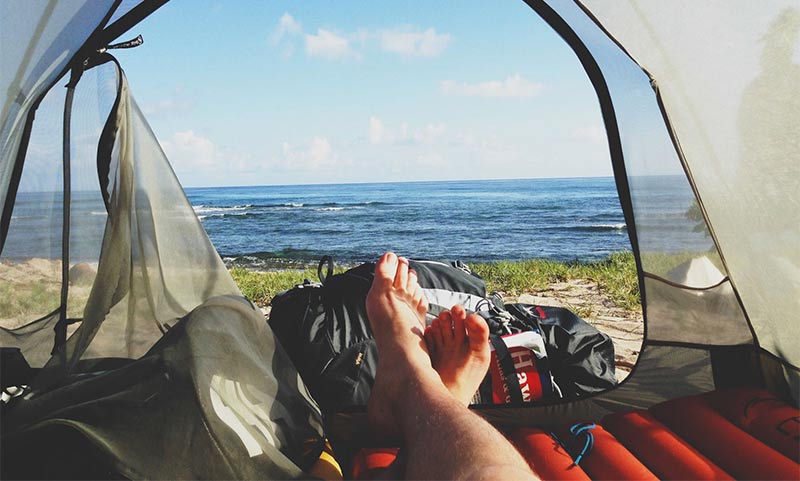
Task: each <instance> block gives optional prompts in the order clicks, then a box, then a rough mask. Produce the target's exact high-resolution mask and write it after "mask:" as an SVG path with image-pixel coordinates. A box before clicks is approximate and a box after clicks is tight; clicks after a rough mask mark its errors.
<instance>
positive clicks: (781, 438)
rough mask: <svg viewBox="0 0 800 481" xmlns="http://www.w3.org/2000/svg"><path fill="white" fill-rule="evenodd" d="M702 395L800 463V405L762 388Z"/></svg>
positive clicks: (721, 412) (755, 434) (714, 406)
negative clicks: (787, 402)
mask: <svg viewBox="0 0 800 481" xmlns="http://www.w3.org/2000/svg"><path fill="white" fill-rule="evenodd" d="M703 398H705V399H706V400H707V401H708V405H709V406H710V407H711V408H712V409H714V410H715V411H717V412H719V413H720V414H722V415H723V416H724V417H725V418H726V419H728V420H729V421H730V422H732V423H733V424H735V425H737V426H739V427H740V428H742V429H743V430H745V431H747V432H748V433H750V434H751V435H753V437H754V438H756V439H758V440H760V441H762V442H763V443H764V444H766V445H767V446H770V447H771V448H773V449H775V450H776V451H779V452H781V453H783V455H784V456H788V457H789V459H792V460H793V461H794V462H796V463H800V409H797V408H796V407H793V406H790V405H788V404H786V403H785V402H783V401H781V400H780V399H778V397H776V396H775V395H774V394H772V393H770V392H769V391H765V390H763V389H720V390H718V391H714V392H710V393H708V394H704V395H703Z"/></svg>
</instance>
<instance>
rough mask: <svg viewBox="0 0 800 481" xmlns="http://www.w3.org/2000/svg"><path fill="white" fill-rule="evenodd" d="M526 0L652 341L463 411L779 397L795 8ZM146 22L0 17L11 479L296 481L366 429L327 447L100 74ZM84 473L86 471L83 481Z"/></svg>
mask: <svg viewBox="0 0 800 481" xmlns="http://www.w3.org/2000/svg"><path fill="white" fill-rule="evenodd" d="M526 1H527V3H528V4H529V5H530V7H531V8H532V9H533V11H534V12H535V13H536V14H538V15H540V16H541V17H542V18H543V19H544V20H545V21H546V22H547V23H548V24H549V25H550V26H551V27H552V28H553V29H554V30H555V31H556V32H557V33H558V34H559V35H560V36H561V37H562V38H563V39H564V40H565V41H566V42H567V43H568V44H569V45H570V47H572V49H573V50H574V52H575V54H576V55H577V57H578V59H579V61H580V62H581V64H582V65H583V67H584V69H585V71H586V73H587V75H588V76H589V79H590V80H591V82H592V84H593V86H594V88H595V90H596V93H597V97H598V101H599V103H600V106H601V112H602V115H603V120H604V123H605V127H606V133H607V137H608V145H609V149H610V154H611V159H612V163H613V168H614V174H615V179H616V184H617V189H618V192H619V198H620V202H621V205H622V208H623V212H624V215H625V219H626V224H627V228H628V233H629V237H630V239H631V244H632V248H633V252H634V256H635V258H636V263H637V267H638V275H639V284H640V289H641V293H642V304H643V311H644V318H645V335H644V341H643V346H642V350H641V355H640V357H639V360H638V362H637V365H636V366H635V368H634V370H633V372H632V373H631V375H630V376H629V377H628V378H627V379H626V380H625V381H624V382H622V383H621V384H620V385H619V386H618V387H616V388H615V389H612V390H610V391H607V392H605V393H603V394H599V395H597V396H594V397H590V398H586V399H583V400H580V401H575V402H569V403H554V404H549V405H541V406H535V407H507V408H478V409H479V410H480V411H481V413H482V414H483V415H485V416H486V417H487V418H489V419H490V420H491V421H493V422H494V423H496V424H497V425H498V426H509V425H516V426H518V425H521V424H529V425H540V426H545V427H547V426H550V425H554V424H560V423H562V422H564V421H568V420H573V419H578V418H583V419H591V418H599V417H601V416H603V415H605V414H608V413H612V412H619V411H625V410H631V409H645V408H648V407H650V406H652V405H654V404H656V403H659V402H661V401H664V400H668V399H673V398H677V397H680V396H685V395H690V394H696V393H703V392H707V391H711V390H713V389H715V388H718V387H726V386H736V385H756V386H765V387H767V388H769V389H770V390H771V391H773V392H775V393H778V394H780V395H781V396H783V397H784V398H785V399H791V398H794V399H795V401H796V400H797V398H798V397H800V395H799V394H800V369H799V368H798V366H800V346H799V345H798V342H797V340H798V339H800V322H798V312H800V309H799V308H800V305H799V304H800V301H799V300H800V250H799V249H797V247H796V245H797V241H798V238H800V236H799V235H798V234H800V205H799V204H800V200H799V199H798V197H797V195H796V190H797V187H798V185H799V184H800V182H798V178H800V176H798V174H800V168H798V160H797V159H799V158H800V118H798V117H799V116H800V104H798V102H800V100H798V98H800V97H798V96H797V95H795V90H796V85H798V84H800V66H798V64H799V63H800V61H799V60H798V52H799V51H800V48H799V47H798V39H799V38H800V9H798V8H797V7H796V5H794V4H793V3H792V2H791V1H788V0H770V1H765V2H741V4H739V5H738V6H737V8H735V9H733V8H730V7H728V6H727V5H724V4H721V3H718V2H704V3H697V2H689V1H688V0H682V1H674V2H655V1H636V0H631V1H629V2H609V1H602V0H526ZM162 3H163V0H155V1H153V0H138V1H136V0H132V1H120V0H106V1H102V2H96V1H92V2H88V1H79V0H74V1H58V2H56V1H49V2H24V3H23V2H14V3H11V2H4V3H2V5H0V9H1V11H2V16H0V22H2V25H1V26H2V28H0V42H1V44H2V46H3V47H2V49H1V50H0V55H2V57H1V58H0V62H2V65H3V68H2V74H0V91H2V92H3V93H4V94H5V96H4V98H3V101H2V116H0V122H1V123H0V142H1V143H0V156H2V157H1V158H0V209H2V212H1V213H0V215H2V217H0V289H2V290H1V291H0V293H1V294H2V296H3V297H4V298H5V299H11V298H13V299H14V302H13V303H11V302H5V303H4V304H3V308H4V309H7V311H2V312H0V345H1V346H2V347H3V348H4V349H3V362H2V368H3V374H2V381H3V385H4V387H5V386H6V385H7V384H8V385H20V384H22V385H24V386H26V387H24V389H20V388H14V389H9V390H8V393H4V397H6V398H7V397H10V396H13V398H12V399H11V400H10V401H9V402H8V403H4V404H3V411H2V423H1V424H2V450H3V451H2V464H3V469H4V475H6V477H8V476H22V475H24V476H27V477H48V475H50V476H54V474H53V473H58V476H59V477H65V476H67V475H68V474H65V473H69V469H71V468H74V469H76V470H77V471H76V474H75V475H80V476H82V477H86V476H89V475H96V476H100V477H104V478H108V477H110V476H111V475H112V474H109V473H116V474H118V475H122V476H126V477H152V478H167V477H169V478H201V477H202V478H207V477H213V478H221V477H226V478H238V477H248V478H256V477H258V478H267V477H270V478H289V477H297V476H300V475H301V474H302V473H303V470H305V469H307V468H308V467H309V466H310V464H311V463H312V462H313V460H314V459H315V458H316V456H317V455H318V454H319V452H320V450H321V443H322V439H323V435H327V436H328V437H330V438H332V439H334V440H336V439H338V440H345V441H346V440H349V441H350V442H353V440H357V439H362V436H366V435H365V433H366V427H365V423H364V414H363V413H361V412H348V413H340V414H338V415H336V416H334V417H333V418H330V419H326V420H325V425H324V429H323V422H322V419H321V415H320V412H319V409H318V408H317V406H316V404H315V403H314V401H313V399H311V397H310V396H309V395H308V393H307V391H306V389H305V387H304V385H303V382H302V380H301V379H299V377H298V376H297V372H296V371H295V369H294V367H293V366H292V365H291V363H290V362H289V361H288V358H287V356H286V354H285V353H284V352H283V351H282V348H281V346H280V345H279V344H277V343H276V342H275V340H274V339H273V337H272V334H271V332H270V331H269V330H268V329H267V327H266V325H265V323H264V322H263V318H262V317H261V316H260V314H259V313H258V311H257V310H256V309H255V308H254V307H253V306H252V304H250V303H249V302H248V301H247V300H246V299H244V298H243V297H242V296H241V293H240V292H239V291H238V289H237V288H236V286H235V284H234V283H233V282H232V280H231V278H230V276H229V275H228V273H227V271H226V270H225V268H224V265H223V264H222V262H221V261H220V259H219V256H218V255H217V254H216V252H215V251H214V249H213V246H212V245H211V244H210V242H209V240H208V238H207V236H206V234H205V232H204V231H203V229H202V226H201V225H200V223H199V221H198V220H197V218H196V216H195V214H194V212H193V211H192V209H191V206H190V205H189V203H188V201H187V200H186V197H185V195H184V194H183V191H182V190H181V188H180V185H179V184H178V182H177V179H176V178H175V176H174V174H173V173H172V171H171V169H170V167H169V163H168V161H167V159H166V157H165V156H164V154H163V152H162V151H161V149H160V147H159V145H158V142H157V141H156V139H155V137H154V135H153V133H152V132H151V131H150V129H149V127H148V126H147V122H146V120H145V119H144V116H143V115H142V113H141V111H140V110H139V109H138V107H137V106H136V103H135V101H134V99H133V97H132V96H131V93H130V89H129V88H128V85H127V81H126V80H125V77H124V73H123V72H122V70H121V69H120V68H119V65H118V64H117V63H116V61H115V60H114V58H113V57H112V56H111V55H110V53H109V52H110V51H113V49H114V48H124V47H127V46H130V44H131V42H123V43H122V44H115V45H111V44H112V42H115V41H118V40H119V39H120V37H121V36H122V35H124V34H125V32H127V31H128V30H129V29H130V28H131V27H132V26H134V25H135V24H136V23H138V22H139V21H141V20H142V19H143V18H145V17H146V16H147V15H149V14H150V13H152V12H154V11H155V10H157V8H158V7H159V6H160V5H161V4H162ZM132 43H133V44H135V43H136V41H135V40H134V41H133V42H132ZM65 85H66V86H67V88H66V89H63V86H65ZM82 145H91V146H94V147H93V148H91V149H86V148H81V147H80V146H82ZM674 172H680V173H682V175H681V176H680V177H678V178H677V180H675V179H676V178H675V176H672V175H667V174H671V173H674ZM662 196H680V197H681V198H684V199H686V200H687V210H690V209H694V212H696V213H697V214H696V218H697V225H696V226H695V228H694V230H693V231H692V230H691V229H688V230H687V227H686V223H680V224H673V223H669V222H667V221H665V218H668V216H665V212H664V210H663V209H664V208H665V206H666V205H669V203H664V202H659V199H662V198H663V197H662ZM667 246H668V247H669V249H667V248H666V247H667ZM676 246H681V247H679V248H677V249H676ZM712 267H713V269H715V270H716V271H718V273H719V274H720V275H714V271H713V270H712ZM699 270H704V272H699ZM689 280H691V282H689ZM712 281H713V282H712ZM6 312H7V313H6ZM12 348H18V349H19V351H15V350H14V349H12ZM20 355H21V356H24V360H25V361H22V360H21V358H20ZM28 364H29V365H30V368H28ZM12 381H14V382H13V383H12ZM323 431H324V432H323ZM89 454H91V456H92V459H95V460H98V462H97V463H96V464H93V467H94V468H95V469H97V470H98V471H97V472H94V473H87V472H86V471H85V469H86V468H85V467H81V466H74V464H75V463H76V461H75V458H76V457H86V456H89ZM45 457H48V458H51V459H55V460H57V462H56V463H55V464H54V465H53V467H52V469H53V470H54V471H52V472H48V471H46V466H44V465H43V464H44V463H41V462H40V460H41V459H43V458H45ZM9 466H11V467H9ZM14 469H16V470H14ZM81 469H83V470H81Z"/></svg>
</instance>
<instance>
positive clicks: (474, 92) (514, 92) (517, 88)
mask: <svg viewBox="0 0 800 481" xmlns="http://www.w3.org/2000/svg"><path fill="white" fill-rule="evenodd" d="M441 88H442V92H444V93H445V94H448V95H464V96H470V97H498V98H530V97H535V96H536V95H538V94H539V93H541V91H542V89H543V88H544V86H543V85H542V84H540V83H535V82H531V81H529V80H526V79H525V78H523V77H522V76H521V75H519V74H516V75H512V76H511V77H508V78H507V79H505V80H492V81H489V82H481V83H475V84H469V83H462V82H455V81H453V80H444V81H442V84H441Z"/></svg>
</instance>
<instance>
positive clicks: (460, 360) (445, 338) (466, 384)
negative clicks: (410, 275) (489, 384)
mask: <svg viewBox="0 0 800 481" xmlns="http://www.w3.org/2000/svg"><path fill="white" fill-rule="evenodd" d="M425 343H426V344H427V346H428V352H429V353H430V356H431V364H432V365H433V369H435V370H436V372H437V373H439V377H440V378H441V379H442V382H443V383H444V385H445V386H446V387H447V389H448V390H449V391H450V393H451V394H452V395H453V396H455V397H456V399H458V400H459V401H461V403H462V404H464V405H465V406H468V405H469V404H470V401H472V397H473V396H474V395H475V391H477V390H478V387H479V386H480V384H481V381H483V378H484V377H485V376H486V371H487V370H488V369H489V359H490V356H491V351H490V350H489V326H488V325H487V324H486V321H484V320H483V318H482V317H481V316H479V315H477V314H470V315H467V312H466V311H465V310H464V308H463V307H461V306H455V307H453V309H452V310H450V311H444V312H442V313H441V314H439V317H437V318H436V319H434V320H433V322H432V323H431V325H430V326H428V328H427V329H425Z"/></svg>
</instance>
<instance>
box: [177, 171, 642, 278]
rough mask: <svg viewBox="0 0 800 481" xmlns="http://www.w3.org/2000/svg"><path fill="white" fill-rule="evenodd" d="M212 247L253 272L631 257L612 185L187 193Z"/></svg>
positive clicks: (463, 184) (587, 181)
mask: <svg viewBox="0 0 800 481" xmlns="http://www.w3.org/2000/svg"><path fill="white" fill-rule="evenodd" d="M187 194H188V196H189V199H190V201H191V202H192V205H193V206H194V209H195V212H196V213H197V215H198V216H199V217H200V219H201V220H202V222H203V225H204V226H205V228H206V231H207V232H208V235H209V236H210V238H211V240H212V242H213V243H214V245H215V246H216V247H217V250H218V251H219V252H220V254H221V255H222V256H223V257H224V258H225V259H226V260H227V261H228V262H234V263H243V264H249V265H255V266H258V265H275V264H280V263H281V262H289V263H291V262H294V261H313V260H315V259H319V258H320V257H321V256H323V255H332V256H333V257H334V258H335V259H336V260H338V261H342V262H346V263H352V262H359V261H363V260H371V259H375V258H377V256H379V255H380V254H381V253H383V252H384V251H387V250H392V251H394V252H397V253H398V254H401V255H405V256H409V257H415V258H428V259H460V260H463V261H467V262H470V261H497V260H521V259H531V258H546V259H553V260H574V259H581V260H596V259H601V258H603V257H605V256H607V255H608V254H610V253H612V252H618V251H626V250H630V248H631V246H630V242H629V241H628V236H627V231H626V229H625V220H624V218H623V215H622V210H621V208H620V204H619V200H618V198H617V192H616V187H615V184H614V180H613V179H612V178H581V179H534V180H481V181H451V182H404V183H376V184H337V185H301V186H268V187H214V188H192V189H187Z"/></svg>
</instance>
